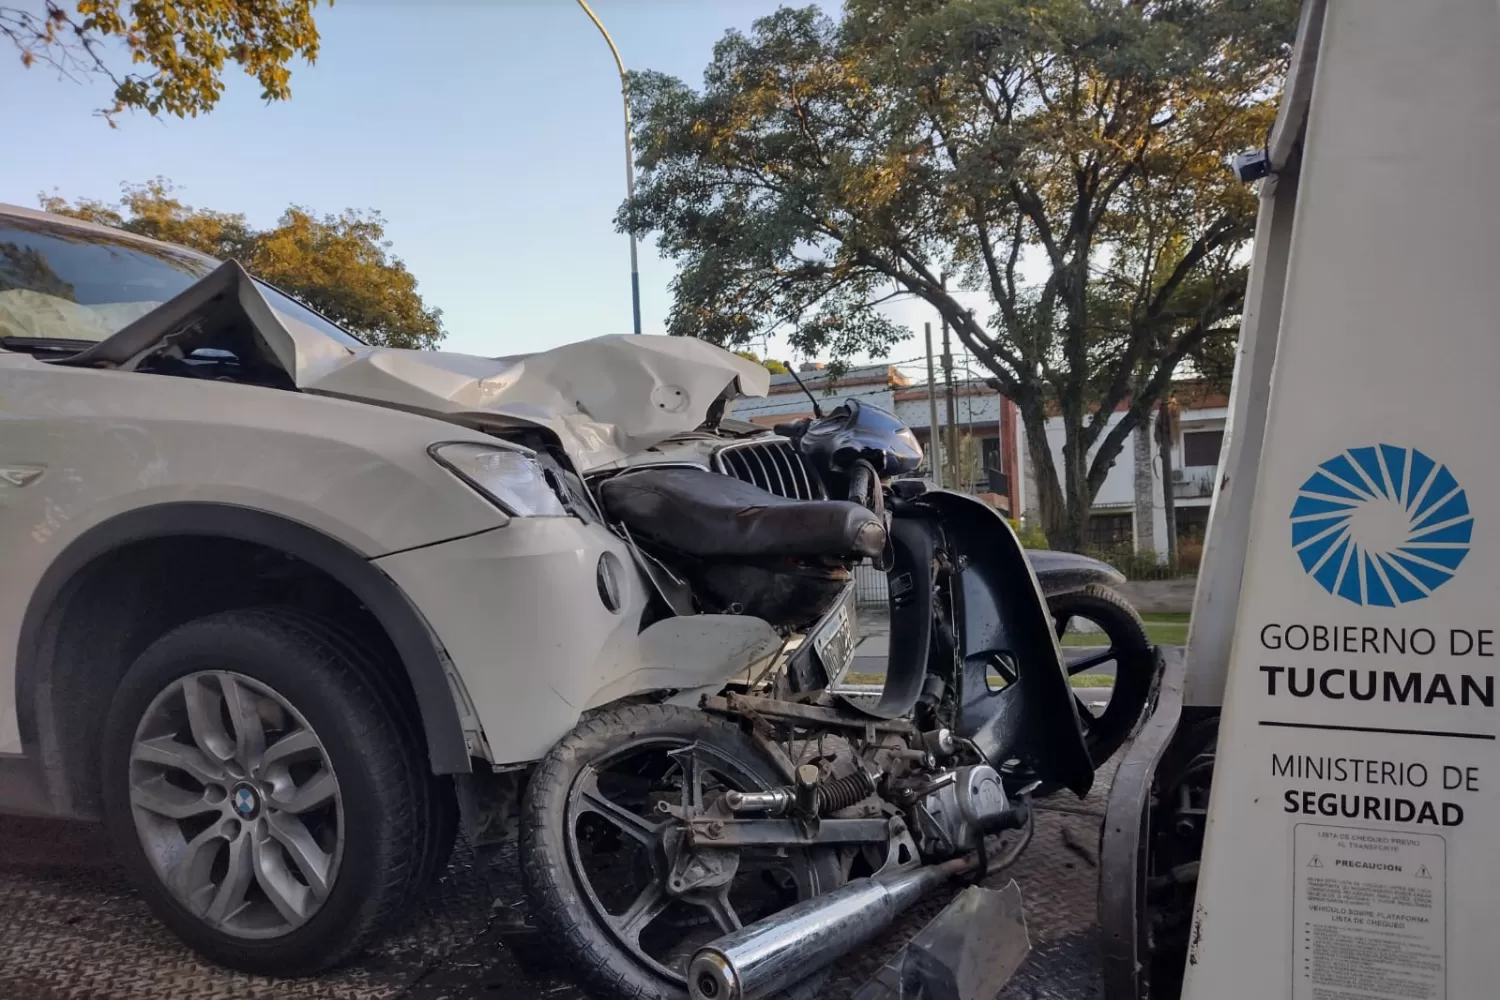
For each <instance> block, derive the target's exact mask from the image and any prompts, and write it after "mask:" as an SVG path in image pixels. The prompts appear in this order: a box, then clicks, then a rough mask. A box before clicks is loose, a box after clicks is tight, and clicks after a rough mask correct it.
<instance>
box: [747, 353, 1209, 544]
mask: <svg viewBox="0 0 1500 1000" xmlns="http://www.w3.org/2000/svg"><path fill="white" fill-rule="evenodd" d="M798 376H799V377H800V378H801V379H802V382H803V384H805V385H806V386H807V389H808V391H809V392H810V393H812V395H813V396H815V397H816V398H817V400H818V402H819V404H820V405H821V406H822V407H823V409H824V410H828V409H830V408H832V407H833V406H836V405H838V404H839V403H840V402H842V401H843V400H845V399H851V398H852V399H858V400H860V401H861V402H863V403H868V404H870V405H874V406H878V407H881V408H882V409H885V410H888V411H890V412H892V413H895V414H896V416H897V417H898V418H900V419H901V421H902V422H903V423H905V424H906V425H907V426H908V427H910V428H911V429H912V432H913V433H914V434H915V435H916V437H917V440H918V441H920V442H921V444H922V449H923V453H924V456H925V458H924V469H923V470H922V474H923V475H927V476H929V477H932V478H937V476H935V475H934V473H933V470H932V468H931V462H932V454H933V449H932V433H931V424H932V418H931V414H932V410H933V405H932V402H930V401H929V396H928V386H927V384H926V383H920V384H918V383H916V382H914V380H913V379H911V378H910V377H909V376H907V375H905V374H904V373H903V372H902V371H901V370H900V369H898V368H895V367H893V366H890V365H866V366H863V367H859V368H852V369H848V370H847V371H845V372H844V373H843V375H842V376H841V377H839V378H838V379H836V380H833V379H830V376H829V373H828V372H827V371H826V370H825V369H823V368H822V367H820V366H817V365H807V366H804V368H803V370H800V371H799V372H798ZM830 384H831V385H832V391H831V392H830V391H829V387H830ZM1175 400H1176V403H1177V417H1176V421H1175V426H1174V428H1173V433H1172V442H1171V451H1170V454H1171V469H1170V471H1169V472H1164V469H1163V463H1162V461H1161V455H1160V453H1159V449H1158V448H1157V446H1156V443H1155V442H1156V433H1157V420H1158V419H1159V417H1158V416H1157V415H1155V414H1153V417H1152V419H1151V421H1150V422H1149V424H1148V425H1147V426H1143V427H1140V428H1137V429H1136V430H1134V431H1132V432H1131V434H1130V435H1129V436H1128V437H1127V439H1126V441H1125V443H1124V446H1123V447H1122V448H1121V449H1120V454H1119V456H1118V457H1117V458H1116V459H1115V463H1114V465H1113V466H1112V467H1111V468H1110V470H1109V473H1108V475H1107V476H1106V477H1105V480H1104V483H1103V485H1102V486H1101V487H1100V489H1099V492H1098V494H1097V495H1096V496H1095V498H1094V508H1093V514H1092V516H1091V518H1090V528H1089V533H1090V537H1089V544H1090V547H1092V548H1098V549H1111V548H1120V547H1128V548H1133V549H1136V550H1138V551H1152V552H1155V553H1156V554H1157V556H1158V559H1159V560H1161V561H1165V560H1166V557H1167V530H1166V516H1167V504H1166V498H1167V495H1168V492H1169V491H1170V493H1171V496H1172V498H1173V504H1174V507H1175V521H1176V524H1177V534H1178V538H1179V539H1191V538H1197V539H1199V540H1201V538H1202V536H1203V533H1204V531H1205V529H1206V527H1207V524H1208V507H1209V502H1210V500H1211V498H1212V496H1213V486H1214V482H1215V481H1216V480H1217V478H1218V465H1219V452H1220V450H1221V449H1222V446H1223V441H1224V425H1225V423H1226V421H1227V419H1228V416H1229V410H1228V399H1227V398H1226V397H1225V396H1224V395H1223V394H1222V393H1217V392H1213V391H1209V390H1207V389H1206V388H1204V387H1203V386H1201V385H1197V384H1194V383H1184V384H1180V385H1179V386H1178V388H1177V389H1176V393H1175ZM936 409H937V418H938V420H937V422H938V427H939V428H940V429H942V428H946V426H947V423H948V390H947V387H946V386H944V385H942V384H939V385H938V386H937V392H936ZM1123 410H1124V408H1123V407H1121V408H1120V411H1119V412H1116V413H1115V414H1112V415H1111V417H1110V422H1109V426H1113V425H1115V424H1117V423H1118V422H1119V421H1120V419H1122V417H1123V416H1124V412H1123ZM734 416H736V417H738V418H739V419H741V420H749V421H753V422H755V423H758V424H763V425H765V426H768V427H769V426H772V425H774V424H777V423H782V422H784V421H788V420H795V419H798V418H800V417H810V416H812V404H811V402H810V401H809V400H808V397H807V395H806V394H805V393H804V392H803V391H802V389H801V388H800V387H799V386H798V385H797V382H796V380H795V379H793V378H792V376H790V375H773V376H771V389H770V393H769V394H768V395H767V397H766V398H764V399H744V400H740V401H739V402H738V403H737V404H736V405H735V408H734ZM953 417H954V419H953V423H954V426H955V428H956V430H957V435H958V438H959V442H960V445H959V463H958V465H959V470H958V471H959V477H958V478H959V482H958V486H959V488H960V489H962V490H964V491H966V492H970V493H975V494H978V495H981V496H984V497H985V499H986V500H987V501H988V502H990V503H991V504H993V505H994V506H996V507H997V508H999V509H1000V510H1002V511H1003V512H1004V513H1006V514H1007V515H1008V516H1011V517H1020V518H1025V519H1030V520H1035V518H1036V510H1035V497H1036V496H1037V493H1036V470H1035V469H1034V468H1033V467H1032V462H1031V460H1030V456H1029V452H1028V450H1027V446H1026V433H1025V429H1024V428H1023V427H1022V425H1021V421H1020V419H1019V413H1018V412H1017V410H1016V406H1015V404H1014V403H1012V402H1010V400H1008V399H1005V398H1004V397H1002V396H1001V395H1000V394H999V393H997V392H996V391H995V390H994V389H992V388H990V387H989V386H988V385H987V384H985V383H984V382H983V381H980V380H969V381H965V382H959V383H957V384H955V385H954V387H953ZM1105 433H1107V429H1106V432H1105ZM1104 436H1105V434H1100V439H1101V440H1102V439H1103V437H1104ZM1142 436H1144V441H1139V440H1138V438H1140V437H1142ZM947 438H948V435H947V433H946V432H945V433H944V434H943V442H942V443H943V444H944V445H946V443H947ZM1047 443H1048V446H1049V448H1050V450H1051V452H1052V461H1053V463H1054V467H1055V468H1056V469H1057V471H1058V475H1059V476H1061V475H1062V468H1063V464H1062V449H1063V426H1062V419H1061V417H1053V418H1051V419H1050V420H1049V421H1048V423H1047ZM1145 443H1149V445H1150V446H1149V447H1138V445H1142V444H1145ZM947 450H948V449H947V448H946V447H945V448H944V449H943V451H944V465H945V468H944V469H943V470H942V474H941V478H942V480H943V482H944V484H945V485H947V484H948V483H949V481H950V479H951V478H952V477H951V475H950V473H949V469H950V468H951V466H950V463H949V460H948V457H947ZM1090 457H1092V455H1091V456H1090Z"/></svg>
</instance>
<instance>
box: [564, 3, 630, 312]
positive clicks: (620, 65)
mask: <svg viewBox="0 0 1500 1000" xmlns="http://www.w3.org/2000/svg"><path fill="white" fill-rule="evenodd" d="M578 6H580V7H582V8H583V12H584V13H585V14H587V15H588V16H589V20H590V21H593V22H594V27H596V28H598V29H599V34H601V35H603V36H604V41H605V43H606V44H608V45H609V51H610V52H611V53H612V54H613V55H614V57H615V67H616V68H617V69H618V70H619V71H620V97H621V99H622V100H623V101H624V104H625V193H626V195H627V196H628V197H630V198H634V197H635V152H634V150H633V149H632V148H631V143H630V82H629V80H628V78H627V77H626V76H625V61H624V60H623V59H621V58H620V50H619V49H617V48H615V40H614V39H613V38H610V37H609V32H608V31H606V30H605V28H604V22H602V21H600V20H599V18H598V17H597V16H596V15H595V14H594V12H593V10H591V9H590V8H589V5H588V0H578ZM629 235H630V307H631V313H632V315H633V316H634V319H635V332H636V333H640V332H641V272H640V267H639V265H638V263H637V261H636V252H635V233H633V232H632V233H630V234H629Z"/></svg>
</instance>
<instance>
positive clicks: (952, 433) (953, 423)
mask: <svg viewBox="0 0 1500 1000" xmlns="http://www.w3.org/2000/svg"><path fill="white" fill-rule="evenodd" d="M941 280H942V283H943V290H944V291H947V289H948V274H947V272H944V273H943V275H942V277H941ZM943 382H944V383H945V384H946V386H947V394H948V480H949V482H948V486H949V488H950V489H955V490H957V489H962V488H963V484H962V483H961V482H959V474H958V467H959V459H960V456H959V451H960V448H959V446H958V411H957V409H956V408H955V407H954V404H953V351H952V349H951V348H950V347H949V344H948V314H947V313H944V314H943Z"/></svg>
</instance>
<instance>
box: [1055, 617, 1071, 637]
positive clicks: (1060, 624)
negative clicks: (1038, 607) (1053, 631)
mask: <svg viewBox="0 0 1500 1000" xmlns="http://www.w3.org/2000/svg"><path fill="white" fill-rule="evenodd" d="M1072 620H1073V616H1072V615H1063V616H1062V617H1061V618H1054V619H1053V622H1054V624H1055V627H1056V628H1057V641H1058V642H1062V637H1063V635H1064V634H1066V632H1067V631H1068V623H1069V622H1071V621H1072Z"/></svg>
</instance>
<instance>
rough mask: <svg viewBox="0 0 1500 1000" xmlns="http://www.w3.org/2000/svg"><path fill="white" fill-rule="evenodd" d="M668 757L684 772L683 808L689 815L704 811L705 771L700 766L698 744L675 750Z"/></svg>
mask: <svg viewBox="0 0 1500 1000" xmlns="http://www.w3.org/2000/svg"><path fill="white" fill-rule="evenodd" d="M667 756H669V757H671V758H672V759H673V760H674V761H676V762H677V767H678V770H680V771H681V772H682V808H683V809H684V810H686V811H687V813H688V815H690V816H691V815H694V814H696V813H698V812H699V811H701V810H702V809H703V770H702V768H701V767H700V766H699V764H698V744H696V743H694V744H693V745H692V746H687V747H683V748H682V749H681V750H673V751H672V752H671V753H669V754H668V755H667Z"/></svg>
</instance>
